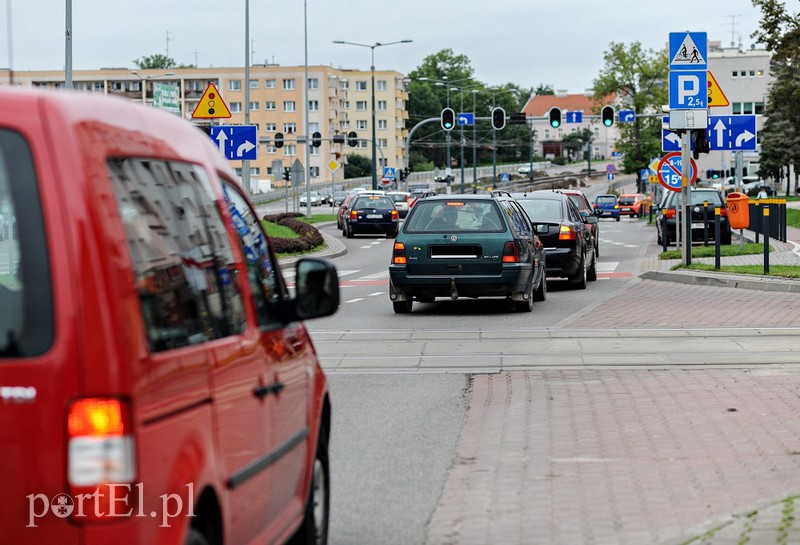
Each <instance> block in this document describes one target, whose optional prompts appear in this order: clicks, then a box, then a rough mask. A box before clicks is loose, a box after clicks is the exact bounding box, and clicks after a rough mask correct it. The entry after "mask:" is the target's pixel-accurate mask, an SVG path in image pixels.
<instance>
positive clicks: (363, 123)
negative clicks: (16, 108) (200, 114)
mask: <svg viewBox="0 0 800 545" xmlns="http://www.w3.org/2000/svg"><path fill="white" fill-rule="evenodd" d="M304 77H305V67H304V66H279V65H272V64H270V65H255V66H252V67H250V78H249V81H248V82H245V75H244V68H243V67H236V68H197V69H195V68H191V69H170V70H132V69H128V68H104V69H100V70H79V71H74V72H73V75H72V79H73V88H74V89H75V90H77V91H80V92H90V93H103V94H106V95H117V96H122V97H125V98H128V99H130V100H133V101H141V102H143V103H144V104H147V105H149V106H151V107H152V106H153V103H154V93H155V92H156V88H157V87H159V85H157V84H169V85H172V86H175V87H177V88H178V103H179V108H178V115H181V116H182V117H184V118H185V119H188V120H192V112H193V111H194V109H195V108H196V107H197V104H198V103H199V101H200V100H201V98H202V96H203V93H204V91H205V90H206V88H207V86H208V84H209V83H213V84H214V85H215V86H216V87H217V89H218V90H219V92H220V94H221V95H222V99H223V100H224V101H225V103H226V104H227V106H228V109H229V110H230V112H231V117H230V118H229V119H215V120H212V121H209V120H193V121H194V122H196V123H197V124H198V125H208V124H209V123H214V124H216V125H243V124H245V109H246V105H245V86H247V87H248V88H249V100H248V102H249V124H251V125H255V126H256V130H257V135H258V158H257V159H256V160H255V161H250V179H251V186H253V188H254V189H255V190H258V189H261V190H266V189H268V188H269V187H273V186H278V187H280V186H282V185H283V184H284V182H283V180H282V176H281V173H279V172H274V173H273V171H272V165H273V161H276V160H279V161H281V163H282V166H283V167H290V166H291V165H292V164H293V163H294V162H295V160H298V159H299V160H300V163H301V164H305V149H304V147H303V146H304V145H305V144H304V137H305V136H306V134H305V132H306V131H305V129H304V124H305V114H306V109H307V110H308V123H309V126H308V134H309V135H311V134H313V133H314V132H319V133H321V134H322V145H321V146H319V147H311V148H310V161H309V162H310V164H309V165H308V168H307V169H306V172H307V173H308V174H310V176H311V181H312V183H324V182H331V183H335V182H336V181H337V180H342V179H343V178H344V171H345V169H346V168H347V166H346V165H343V166H342V168H339V169H338V170H336V171H335V172H333V173H332V172H330V170H329V169H328V168H327V167H326V165H327V164H328V163H329V161H330V160H331V159H337V161H338V162H339V163H344V162H345V159H344V158H345V157H346V156H347V155H348V154H351V153H357V154H360V155H364V156H365V157H367V158H370V159H371V158H372V149H371V147H370V146H371V142H372V105H371V100H372V72H371V71H359V70H347V69H340V68H332V67H329V66H309V67H308V81H307V83H306V85H307V86H308V103H307V104H306V103H305V96H304V88H303V85H304V83H303V82H304ZM12 80H13V84H14V85H22V86H30V87H44V88H57V89H58V88H63V87H64V72H63V71H55V70H54V71H23V72H20V71H15V72H13V74H11V73H9V71H8V70H0V85H8V84H10V83H11V82H12ZM407 101H408V91H407V90H406V80H405V77H404V76H403V75H402V74H400V73H399V72H395V71H376V72H375V107H376V111H375V125H376V126H375V135H376V136H375V140H376V142H377V145H378V152H377V159H378V176H379V178H380V176H381V175H382V173H383V168H382V167H384V166H389V167H394V168H401V167H402V166H403V156H404V153H405V145H406V137H407V135H408V129H407V128H406V120H407V119H408V112H407V110H406V103H407ZM351 131H355V132H356V133H357V137H358V145H357V146H356V147H350V146H348V145H347V139H346V138H345V139H344V142H343V143H339V142H336V143H335V142H334V137H336V136H337V135H347V134H348V133H350V132H351ZM277 133H282V134H283V136H284V145H283V146H282V147H280V148H278V147H277V146H276V145H275V135H276V134H277ZM336 140H339V139H338V138H337V139H336ZM231 166H232V167H233V168H234V169H235V170H236V172H237V174H239V175H240V176H241V173H242V161H231Z"/></svg>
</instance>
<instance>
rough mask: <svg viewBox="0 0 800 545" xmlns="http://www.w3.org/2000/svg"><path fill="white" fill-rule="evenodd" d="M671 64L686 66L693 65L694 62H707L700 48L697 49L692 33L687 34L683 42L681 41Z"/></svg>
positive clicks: (701, 63)
mask: <svg viewBox="0 0 800 545" xmlns="http://www.w3.org/2000/svg"><path fill="white" fill-rule="evenodd" d="M670 64H673V65H674V64H677V65H685V66H691V65H693V64H700V65H705V64H706V60H705V59H704V58H703V55H702V53H700V50H699V49H697V46H696V45H695V43H694V40H692V35H691V34H686V37H685V38H684V39H683V42H681V45H680V47H679V48H678V51H676V52H675V57H673V59H672V61H671V62H670Z"/></svg>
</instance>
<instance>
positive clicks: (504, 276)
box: [389, 192, 547, 313]
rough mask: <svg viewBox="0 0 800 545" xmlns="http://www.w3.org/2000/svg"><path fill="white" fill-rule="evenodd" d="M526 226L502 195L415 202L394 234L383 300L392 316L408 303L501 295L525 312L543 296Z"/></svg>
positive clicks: (541, 264)
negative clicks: (391, 308)
mask: <svg viewBox="0 0 800 545" xmlns="http://www.w3.org/2000/svg"><path fill="white" fill-rule="evenodd" d="M542 248H543V246H542V244H541V242H540V241H539V238H538V237H537V235H536V233H535V232H534V228H533V226H532V225H531V223H530V220H529V219H528V216H527V215H526V214H525V212H524V211H523V209H522V208H521V207H520V205H519V203H517V202H516V201H515V200H514V199H512V198H511V196H510V195H509V194H508V193H506V192H494V193H493V194H492V195H438V196H433V197H426V198H423V199H420V200H419V201H418V202H417V203H416V204H415V205H414V206H413V208H412V209H411V212H409V215H408V218H407V219H406V221H405V223H404V224H403V228H402V230H401V231H400V234H399V235H398V237H397V240H396V241H395V244H394V250H393V252H392V262H391V264H390V265H389V277H390V280H391V282H390V285H389V298H390V299H391V301H392V304H393V306H394V311H395V312H397V313H408V312H411V307H412V304H413V301H414V300H417V301H419V302H423V303H429V302H433V301H434V300H435V298H436V297H448V298H450V299H458V298H459V297H472V298H477V297H507V298H510V299H511V300H512V301H513V302H514V306H515V308H516V309H517V310H519V311H522V312H530V311H531V310H533V302H534V301H543V300H544V299H545V297H546V294H547V281H546V278H545V274H544V271H545V269H546V267H545V258H544V251H543V249H542Z"/></svg>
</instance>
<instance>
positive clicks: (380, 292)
mask: <svg viewBox="0 0 800 545" xmlns="http://www.w3.org/2000/svg"><path fill="white" fill-rule="evenodd" d="M384 293H386V292H385V291H376V292H375V293H370V294H369V297H375V296H376V295H383V294H384Z"/></svg>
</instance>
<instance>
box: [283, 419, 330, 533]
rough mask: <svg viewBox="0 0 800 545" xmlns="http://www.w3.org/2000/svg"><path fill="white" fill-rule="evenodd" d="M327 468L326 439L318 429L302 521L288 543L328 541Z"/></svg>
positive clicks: (328, 503)
mask: <svg viewBox="0 0 800 545" xmlns="http://www.w3.org/2000/svg"><path fill="white" fill-rule="evenodd" d="M328 468H329V465H328V440H327V438H326V436H325V430H323V429H320V432H319V440H318V441H317V451H316V453H315V454H314V465H313V467H312V470H311V486H310V489H309V491H308V501H307V502H306V508H305V514H304V515H303V522H302V523H301V524H300V528H298V529H297V532H296V533H295V534H294V535H293V536H292V538H291V539H290V540H289V545H318V544H321V543H327V542H328V522H329V519H330V505H331V503H330V477H329V473H328Z"/></svg>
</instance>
